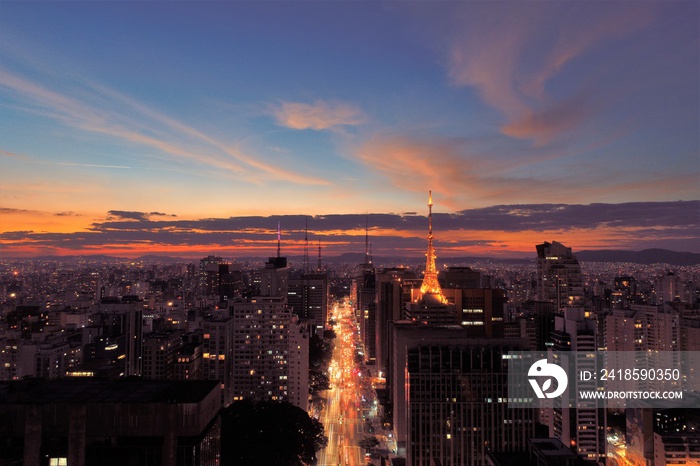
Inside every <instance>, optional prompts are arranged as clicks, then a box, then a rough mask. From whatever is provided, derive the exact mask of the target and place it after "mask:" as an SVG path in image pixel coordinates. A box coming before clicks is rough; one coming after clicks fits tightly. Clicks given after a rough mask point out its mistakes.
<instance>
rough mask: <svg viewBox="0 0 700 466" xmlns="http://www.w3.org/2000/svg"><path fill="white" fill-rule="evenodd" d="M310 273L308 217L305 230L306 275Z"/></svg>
mask: <svg viewBox="0 0 700 466" xmlns="http://www.w3.org/2000/svg"><path fill="white" fill-rule="evenodd" d="M308 272H309V217H306V227H305V229H304V273H308Z"/></svg>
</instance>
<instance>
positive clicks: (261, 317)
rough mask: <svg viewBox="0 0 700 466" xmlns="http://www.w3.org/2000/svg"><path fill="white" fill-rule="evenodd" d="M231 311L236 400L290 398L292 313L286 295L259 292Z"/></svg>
mask: <svg viewBox="0 0 700 466" xmlns="http://www.w3.org/2000/svg"><path fill="white" fill-rule="evenodd" d="M231 314H232V315H233V327H234V341H233V343H234V351H233V377H234V380H235V384H234V400H242V399H252V400H270V399H272V400H281V401H282V400H284V401H288V400H289V343H290V340H289V331H290V326H291V322H292V316H291V312H290V311H289V308H288V307H287V304H286V298H285V297H277V296H259V297H255V298H251V299H250V301H247V302H234V303H233V305H232V307H231ZM306 377H308V372H307V373H306ZM307 383H308V382H307Z"/></svg>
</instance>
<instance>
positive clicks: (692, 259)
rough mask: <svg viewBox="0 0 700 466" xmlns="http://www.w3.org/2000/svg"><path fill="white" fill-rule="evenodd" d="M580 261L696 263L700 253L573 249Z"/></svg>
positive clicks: (661, 250) (699, 258) (658, 250)
mask: <svg viewBox="0 0 700 466" xmlns="http://www.w3.org/2000/svg"><path fill="white" fill-rule="evenodd" d="M574 254H575V255H576V258H577V259H578V260H580V261H589V262H633V263H635V264H670V265H698V264H700V254H697V253H693V252H677V251H669V250H668V249H644V250H642V251H616V250H602V251H574Z"/></svg>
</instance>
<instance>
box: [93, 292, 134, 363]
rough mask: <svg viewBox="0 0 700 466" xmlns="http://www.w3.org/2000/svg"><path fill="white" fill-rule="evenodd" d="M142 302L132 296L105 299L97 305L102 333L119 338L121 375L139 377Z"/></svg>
mask: <svg viewBox="0 0 700 466" xmlns="http://www.w3.org/2000/svg"><path fill="white" fill-rule="evenodd" d="M143 304H144V303H143V301H141V300H140V299H138V298H136V297H134V296H124V297H123V298H121V299H118V298H105V299H103V300H102V301H101V302H100V304H99V311H98V312H99V314H100V315H101V317H102V319H103V320H102V325H103V329H104V333H105V335H107V336H113V337H119V341H120V342H123V346H121V345H120V347H119V348H118V350H119V351H120V354H123V356H124V357H123V358H121V357H119V359H118V360H119V361H123V363H124V366H123V375H125V376H130V375H141V362H142V345H143Z"/></svg>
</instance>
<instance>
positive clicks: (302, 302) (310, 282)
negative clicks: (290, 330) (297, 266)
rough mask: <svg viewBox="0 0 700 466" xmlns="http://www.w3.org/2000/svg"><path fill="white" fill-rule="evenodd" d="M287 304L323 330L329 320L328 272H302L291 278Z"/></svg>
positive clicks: (316, 329)
mask: <svg viewBox="0 0 700 466" xmlns="http://www.w3.org/2000/svg"><path fill="white" fill-rule="evenodd" d="M287 304H288V305H289V307H290V309H291V310H292V313H294V314H296V315H297V316H299V317H300V318H301V319H303V320H305V321H307V322H308V323H310V324H311V325H313V326H314V327H315V329H314V331H317V332H318V331H320V332H322V331H323V329H324V327H325V325H326V320H328V274H326V273H322V272H317V273H302V274H300V275H298V276H296V277H295V276H292V277H291V278H290V279H289V283H288V288H287Z"/></svg>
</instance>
